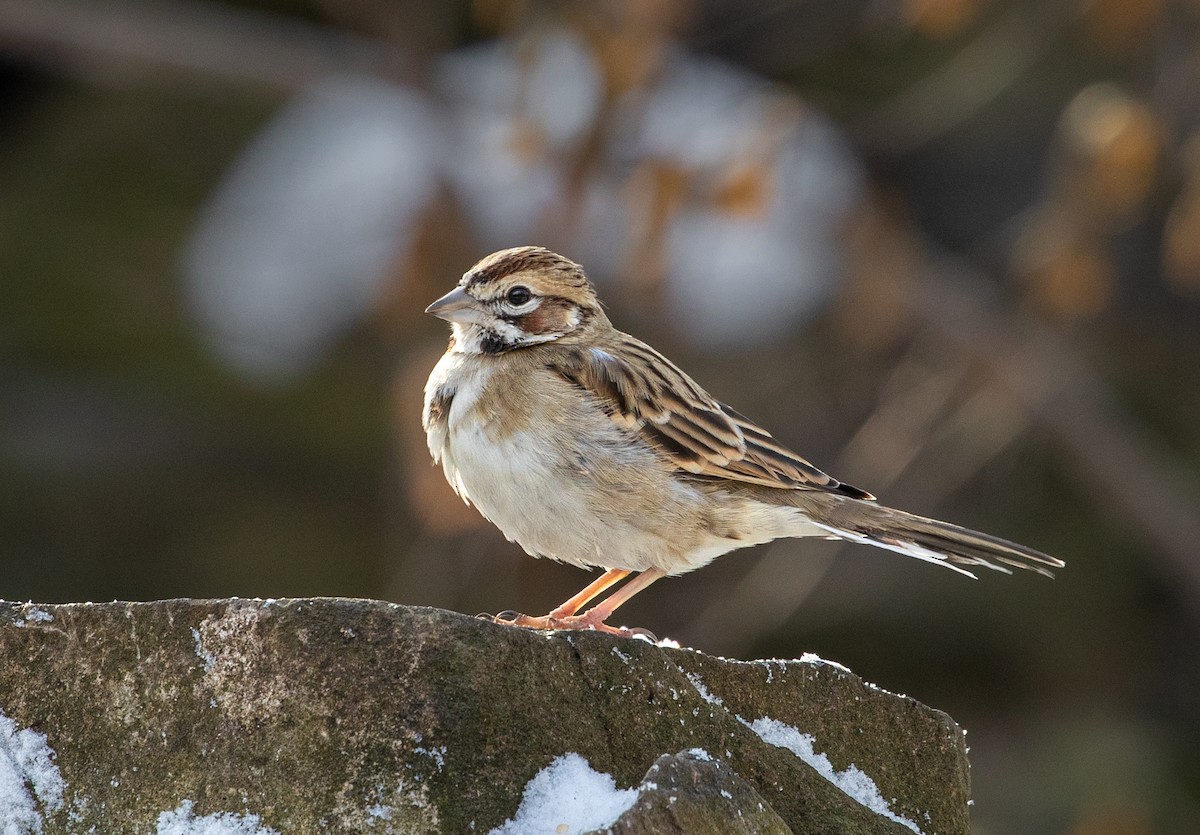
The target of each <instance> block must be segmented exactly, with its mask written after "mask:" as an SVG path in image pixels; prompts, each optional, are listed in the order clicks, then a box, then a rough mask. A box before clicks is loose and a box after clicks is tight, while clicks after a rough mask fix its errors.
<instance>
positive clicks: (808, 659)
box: [800, 652, 854, 675]
mask: <svg viewBox="0 0 1200 835" xmlns="http://www.w3.org/2000/svg"><path fill="white" fill-rule="evenodd" d="M800 663H801V664H812V665H815V666H818V667H833V668H834V669H835V670H841V671H842V672H843V673H850V668H849V667H847V666H845V665H843V664H839V663H838V662H836V661H830V660H828V659H825V658H822V657H821V656H819V655H817V654H816V653H815V652H806V653H804V654H803V655H801V656H800ZM850 675H854V674H853V673H850Z"/></svg>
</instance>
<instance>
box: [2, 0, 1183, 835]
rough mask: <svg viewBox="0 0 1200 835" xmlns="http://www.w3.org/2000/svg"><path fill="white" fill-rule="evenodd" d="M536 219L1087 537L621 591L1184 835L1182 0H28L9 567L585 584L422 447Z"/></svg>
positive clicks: (197, 577)
mask: <svg viewBox="0 0 1200 835" xmlns="http://www.w3.org/2000/svg"><path fill="white" fill-rule="evenodd" d="M526 243H538V244H544V245H546V246H550V247H552V248H555V249H557V250H559V251H561V252H563V253H564V254H566V255H568V256H569V257H572V258H574V259H575V260H578V261H581V262H582V263H584V264H585V266H587V267H588V269H589V271H590V273H591V275H592V276H593V278H594V279H595V281H596V283H597V284H598V286H599V288H600V292H601V295H602V297H603V298H604V300H605V301H606V303H607V304H608V306H609V309H610V314H611V318H612V319H613V320H614V322H615V323H616V324H617V325H618V326H619V327H622V328H623V329H625V330H629V331H632V332H634V333H635V334H637V335H639V336H642V337H644V338H646V339H647V340H648V341H650V342H652V343H653V344H655V345H656V346H657V347H659V348H660V349H662V350H663V351H664V352H665V353H667V354H668V355H669V356H671V357H672V358H674V359H675V360H676V361H677V362H679V363H680V364H681V365H682V366H683V367H684V368H686V369H688V371H689V372H691V373H692V374H693V376H695V377H696V378H697V379H698V380H699V381H700V382H701V383H702V384H704V385H705V386H706V387H707V388H709V389H710V390H711V391H712V392H713V394H715V395H716V396H717V397H719V398H721V399H722V400H725V401H727V402H729V403H731V404H734V405H735V406H736V408H738V409H739V410H740V411H743V412H745V413H747V414H748V415H750V416H751V417H753V418H755V419H757V420H758V421H760V422H762V423H763V424H764V425H765V426H767V427H768V428H770V429H772V430H773V431H774V432H775V434H776V436H777V437H779V438H780V439H782V440H783V441H784V442H786V443H788V444H789V445H791V446H793V447H794V448H796V449H797V450H798V451H800V452H801V453H802V454H804V455H806V456H807V457H809V458H811V459H812V460H813V461H814V462H815V463H816V464H817V465H818V466H821V467H822V468H824V469H827V470H829V471H830V472H832V473H833V474H834V475H835V476H836V477H838V478H839V479H842V480H844V481H847V482H849V483H851V484H854V485H858V486H861V487H863V488H865V489H868V490H871V491H872V492H874V493H876V494H877V495H879V496H880V498H881V499H882V500H884V501H886V502H888V503H891V504H895V505H898V506H900V507H904V508H906V509H909V510H913V511H918V512H924V513H928V514H932V515H937V516H939V517H942V518H947V519H951V520H954V521H957V522H959V523H962V524H966V525H969V526H972V527H976V528H980V529H983V530H986V531H989V532H993V533H996V534H999V535H1002V536H1005V537H1008V538H1011V539H1015V540H1018V541H1021V542H1025V543H1028V544H1030V545H1033V546H1035V547H1038V548H1040V549H1042V550H1045V551H1047V552H1050V553H1052V554H1055V555H1057V556H1059V557H1062V558H1063V559H1065V560H1066V561H1067V563H1068V567H1067V569H1066V570H1064V571H1062V572H1060V576H1059V578H1058V579H1056V580H1054V581H1052V582H1051V581H1046V580H1044V579H1042V578H1038V577H1036V576H1033V575H1028V576H1015V577H1011V578H1010V577H1000V576H995V575H988V576H985V577H982V578H981V579H980V581H979V582H971V581H969V580H965V579H964V578H962V577H959V576H956V575H954V574H952V573H950V572H944V571H938V570H936V569H934V568H930V567H928V566H925V565H922V564H920V563H917V562H915V561H911V560H907V561H906V560H902V559H899V558H897V557H896V556H895V555H892V554H889V553H887V552H883V551H879V550H875V549H869V548H864V547H861V546H839V545H838V544H836V543H823V542H816V543H814V542H791V541H789V542H780V543H775V544H773V545H771V546H769V547H764V548H759V549H754V550H750V551H742V552H736V553H734V554H731V555H729V556H727V557H725V558H723V559H721V560H719V561H717V562H716V563H714V564H713V565H712V566H710V567H708V568H706V569H705V570H704V571H700V572H697V573H694V574H691V575H687V576H685V577H683V578H678V579H671V580H667V581H664V582H662V583H659V584H657V585H655V586H654V587H653V588H652V589H651V590H649V591H648V592H646V593H644V594H643V595H641V596H639V597H637V598H636V599H635V600H634V601H633V602H631V603H630V604H629V605H628V606H627V607H625V608H624V609H622V611H621V613H620V614H621V616H622V617H621V618H619V620H621V621H622V622H624V623H629V624H633V625H638V626H645V627H648V628H650V629H652V630H653V631H654V632H656V633H657V634H659V635H660V636H670V637H674V638H676V639H678V640H679V641H680V642H682V643H683V644H685V645H691V646H695V647H698V648H701V649H703V650H705V651H708V652H712V653H718V654H723V655H728V656H734V657H739V658H754V657H770V656H779V657H795V656H798V655H800V654H801V653H802V652H805V651H812V652H816V653H818V654H820V655H822V656H825V657H828V658H831V659H836V660H837V661H840V662H842V663H844V664H846V665H848V666H849V667H851V668H852V669H853V670H855V671H856V672H857V673H859V674H860V675H862V676H864V677H866V678H867V679H869V680H871V681H874V682H877V683H878V684H880V685H881V686H883V687H885V688H887V689H890V690H893V691H900V692H904V693H907V694H909V695H912V696H914V697H916V698H918V699H920V700H921V701H924V702H926V703H928V704H931V705H934V706H936V707H939V708H941V709H944V710H946V711H947V712H949V713H950V714H951V715H952V716H953V717H954V718H955V719H956V720H958V721H959V722H960V723H961V724H962V725H964V726H965V727H966V728H967V729H968V730H969V736H968V742H969V744H970V745H971V754H972V762H973V767H974V772H973V774H974V786H975V797H976V805H975V807H974V813H973V814H974V819H975V825H976V829H977V831H978V833H992V834H995V833H1013V832H1020V833H1071V835H1139V833H1159V832H1161V833H1180V832H1200V742H1198V740H1200V3H1198V2H1196V0H1140V2H1139V0H782V2H780V0H598V1H597V2H585V0H579V1H578V2H567V1H566V0H564V2H549V0H542V2H538V0H459V1H458V2H438V1H437V0H408V1H407V2H404V1H402V0H242V2H232V0H224V1H223V2H221V1H219V0H155V2H147V1H146V0H142V1H141V2H139V1H138V0H89V1H87V2H84V1H83V0H80V2H73V1H71V0H0V288H2V289H3V299H2V301H0V357H2V362H0V594H2V595H3V596H4V597H6V598H10V599H33V600H38V601H78V600H106V599H112V598H121V599H150V598H167V597H176V596H181V597H182V596H186V597H208V596H227V595H240V596H262V597H283V596H300V595H351V596H363V597H375V598H383V599H386V600H392V601H397V602H401V603H408V604H421V605H432V606H441V607H446V608H450V609H455V610H458V611H462V612H467V613H475V612H479V611H489V612H495V611H498V610H502V609H518V610H521V611H525V612H530V613H540V612H544V611H546V610H548V609H549V608H550V607H552V606H554V605H556V604H557V603H559V602H561V601H562V600H563V599H565V598H566V597H568V596H569V595H570V594H572V593H573V592H575V591H576V590H578V589H579V588H581V587H582V586H583V585H584V584H585V583H586V582H587V581H588V580H589V575H587V574H585V573H583V572H580V571H578V570H576V569H573V568H569V567H564V566H558V565H555V564H552V563H548V562H546V561H535V560H533V559H530V558H528V557H526V556H524V555H523V554H522V553H521V552H520V550H519V549H518V548H517V547H516V546H515V545H511V544H509V543H506V542H504V541H503V539H502V538H501V537H500V536H499V534H498V533H497V532H496V531H494V530H493V529H492V528H491V527H490V526H489V525H487V524H485V523H483V522H482V520H481V519H480V518H479V517H478V516H477V515H476V514H475V512H474V511H473V510H470V509H468V508H466V507H464V506H463V504H462V503H461V502H460V501H459V500H458V499H457V498H456V497H454V496H453V494H451V493H450V491H449V489H448V488H447V487H446V485H445V483H444V481H443V477H442V474H441V471H440V468H434V467H432V466H431V465H430V462H429V456H428V452H427V451H426V449H425V440H424V436H423V434H422V432H421V428H420V400H421V388H422V386H423V384H424V381H425V378H426V376H427V375H428V373H429V370H430V368H431V367H432V365H433V364H434V362H435V361H436V359H437V357H438V355H439V354H440V353H441V352H442V350H443V349H444V346H445V341H446V337H447V329H446V327H445V324H444V323H442V322H440V321H436V320H433V319H432V318H431V317H428V316H424V315H423V314H422V313H421V311H422V309H423V308H424V307H425V305H426V304H428V303H429V302H430V301H432V300H433V299H434V298H436V297H437V296H439V295H441V294H442V293H444V292H445V291H446V290H448V289H449V288H450V287H451V286H452V285H453V284H454V283H455V282H456V281H457V280H458V277H459V276H460V275H461V274H462V272H463V271H465V270H466V269H467V268H468V267H470V265H471V264H472V263H474V262H475V261H476V260H477V259H478V258H480V257H482V256H483V255H484V254H486V253H487V252H490V251H492V250H494V249H498V248H501V247H507V246H514V245H519V244H526Z"/></svg>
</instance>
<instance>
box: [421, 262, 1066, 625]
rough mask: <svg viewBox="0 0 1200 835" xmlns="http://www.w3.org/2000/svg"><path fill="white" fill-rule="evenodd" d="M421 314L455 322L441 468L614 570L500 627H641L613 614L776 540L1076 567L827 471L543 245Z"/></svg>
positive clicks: (442, 410) (445, 380)
mask: <svg viewBox="0 0 1200 835" xmlns="http://www.w3.org/2000/svg"><path fill="white" fill-rule="evenodd" d="M426 312H427V313H430V314H432V315H434V316H437V317H439V318H441V319H444V320H446V321H448V322H449V323H450V324H451V337H450V342H449V346H448V347H447V350H446V352H445V353H444V354H443V355H442V357H441V359H440V360H439V361H438V362H437V364H436V365H435V366H434V368H433V370H432V372H431V373H430V376H429V380H428V382H427V384H426V386H425V402H424V409H423V414H422V423H423V426H424V428H425V432H426V439H427V442H428V445H429V451H430V453H431V455H432V457H433V460H434V463H435V464H437V463H440V464H441V466H442V469H443V471H444V473H445V476H446V479H447V481H448V482H449V483H450V485H451V487H452V488H453V489H454V491H455V492H456V493H457V494H458V495H459V496H460V497H461V498H462V499H463V500H464V501H466V502H467V503H468V504H470V505H474V506H475V507H476V508H477V509H478V510H479V512H480V513H482V514H483V516H485V517H486V518H487V519H488V520H489V521H490V522H491V523H492V524H494V525H495V526H496V527H497V528H499V529H500V531H501V533H503V534H504V536H505V537H506V538H507V539H508V540H510V541H513V542H516V543H517V544H519V545H520V546H521V547H522V548H523V549H524V550H525V551H526V552H527V553H528V554H530V555H532V556H534V557H547V558H550V559H553V560H557V561H560V562H563V563H567V564H570V565H574V566H578V567H581V568H586V569H596V568H601V569H604V572H603V574H601V575H600V576H599V577H598V578H597V579H596V580H595V581H594V582H592V583H590V584H589V585H588V586H587V587H585V588H584V589H583V590H581V591H580V592H579V593H578V594H576V595H574V596H573V597H571V598H570V599H569V600H567V601H565V602H564V603H563V604H562V605H560V606H558V607H556V608H554V609H553V610H551V611H550V612H549V613H548V614H546V615H544V616H531V615H526V614H521V613H517V612H508V613H502V614H501V615H497V616H494V619H495V620H498V621H502V622H504V623H508V624H510V625H515V626H523V627H531V628H536V629H551V630H556V629H564V630H566V629H580V630H583V629H588V630H596V631H601V632H609V633H614V634H620V635H626V636H628V635H631V634H635V633H636V632H637V630H629V629H626V628H624V627H617V626H612V625H610V624H609V623H608V622H607V621H608V620H609V618H610V617H611V616H612V614H613V612H615V611H616V610H617V608H618V607H619V606H621V605H622V604H624V603H625V602H627V601H628V600H629V599H630V598H631V597H633V596H634V595H635V594H637V593H639V592H641V591H643V590H645V589H646V587H648V586H649V585H650V584H651V583H654V582H655V581H657V580H659V579H661V578H663V577H666V576H674V575H679V574H683V573H685V572H688V571H692V570H694V569H697V568H700V567H702V566H704V565H707V564H708V563H710V562H711V561H713V560H714V559H716V558H717V557H719V556H721V555H723V554H725V553H728V552H730V551H733V550H735V549H738V548H745V547H748V546H752V545H758V544H761V543H765V542H769V541H772V540H775V539H779V538H782V537H821V538H824V539H839V540H848V541H851V542H859V543H866V544H869V545H874V546H877V547H879V548H884V549H887V550H890V551H894V552H898V553H900V554H903V555H905V556H908V557H913V558H915V559H918V560H923V561H925V562H929V563H933V564H935V565H939V566H943V567H945V568H948V569H950V570H952V571H956V572H958V573H960V574H965V575H967V576H968V577H974V576H975V574H974V573H973V569H977V568H987V569H993V570H996V571H1001V572H1005V573H1011V570H1012V569H1014V568H1016V569H1028V570H1031V571H1034V572H1037V573H1038V574H1043V575H1046V576H1051V577H1052V576H1053V573H1052V571H1051V569H1055V568H1062V567H1063V566H1064V563H1063V562H1062V560H1059V559H1056V558H1055V557H1051V556H1049V555H1047V554H1044V553H1042V552H1040V551H1037V550H1034V549H1033V548H1028V547H1026V546H1024V545H1019V544H1017V543H1015V542H1009V541H1007V540H1005V539H1001V538H999V537H995V536H991V535H989V534H986V533H979V532H977V531H973V530H970V529H968V528H964V527H960V526H958V525H954V524H951V523H949V522H942V521H939V520H936V519H930V518H925V517H922V516H917V515H914V514H911V513H907V512H905V511H903V510H897V509H895V508H891V507H887V506H885V505H883V504H881V503H879V502H878V501H877V500H876V499H875V497H874V496H872V495H871V494H870V493H868V492H866V491H865V490H860V489H859V488H857V487H852V486H850V485H849V484H845V483H843V482H840V481H838V480H837V479H835V478H833V477H832V476H830V475H828V474H826V473H824V472H822V471H821V470H819V469H817V467H815V466H814V465H813V464H811V463H809V462H808V461H807V460H805V459H804V458H802V457H800V456H799V455H797V454H796V453H795V452H792V451H791V450H790V449H788V448H787V447H786V446H784V445H783V444H781V443H780V442H779V441H777V440H776V439H775V438H774V436H772V435H771V433H770V432H768V431H767V430H766V429H764V428H762V427H761V426H759V425H758V424H756V423H755V422H754V421H752V420H750V419H749V418H747V417H745V416H744V415H742V414H741V413H740V412H738V411H736V410H734V409H733V408H732V407H730V406H727V405H726V404H724V403H722V402H720V401H718V400H717V399H716V398H714V397H713V396H712V395H710V394H709V393H708V392H707V391H705V390H704V389H703V388H702V387H701V386H700V385H699V384H698V383H697V382H696V381H694V380H693V379H692V378H691V377H690V376H688V375H687V374H686V373H684V372H683V371H682V370H680V369H679V367H677V366H676V365H675V364H674V363H672V362H671V361H670V360H668V359H667V358H666V357H664V356H663V355H662V354H661V353H659V352H658V351H656V350H655V349H654V348H652V347H651V346H650V345H648V344H646V343H645V342H643V341H641V340H639V339H637V338H635V337H633V336H630V335H629V334H627V333H623V332H622V331H620V330H618V329H617V328H616V327H614V326H613V324H612V322H610V321H609V318H608V316H607V315H606V314H605V312H604V309H603V308H602V306H601V303H600V301H599V298H598V297H597V294H596V291H595V288H594V286H593V285H592V283H591V281H590V280H589V278H588V276H587V274H586V273H585V271H584V269H583V267H581V266H580V265H579V264H577V263H575V262H574V261H571V260H570V259H568V258H565V257H563V256H561V255H558V254H557V253H554V252H552V251H550V250H549V249H546V248H543V247H537V246H522V247H516V248H512V249H505V250H501V251H499V252H495V253H492V254H491V255H488V256H487V257H485V258H483V259H482V260H481V261H479V262H478V263H477V264H475V265H474V266H473V267H471V269H469V270H468V271H467V272H466V273H464V274H463V276H462V279H461V281H459V283H458V285H457V286H456V287H455V288H454V289H453V290H451V291H450V292H449V293H447V294H446V295H444V296H442V297H441V298H440V299H438V300H437V301H435V302H433V304H431V305H429V307H428V308H427V309H426ZM622 580H625V581H626V582H625V584H624V585H623V586H621V587H620V588H619V589H617V590H616V591H614V592H612V593H610V594H609V596H608V597H606V598H603V599H602V600H601V601H600V602H597V603H595V604H594V605H592V606H591V607H590V608H585V607H586V606H587V604H589V603H591V602H592V601H593V600H595V599H596V598H597V597H599V596H600V595H601V594H602V593H604V592H605V591H607V590H608V589H610V588H611V587H612V586H614V585H616V584H617V583H620V582H621V581H622Z"/></svg>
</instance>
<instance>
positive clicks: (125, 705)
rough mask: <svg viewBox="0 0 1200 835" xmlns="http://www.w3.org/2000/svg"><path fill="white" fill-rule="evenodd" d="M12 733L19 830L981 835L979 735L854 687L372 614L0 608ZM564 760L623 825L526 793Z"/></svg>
mask: <svg viewBox="0 0 1200 835" xmlns="http://www.w3.org/2000/svg"><path fill="white" fill-rule="evenodd" d="M0 712H2V713H3V716H2V717H0V831H3V832H15V833H25V832H29V833H36V832H44V833H46V835H54V834H55V833H86V832H89V831H94V832H103V833H131V834H132V833H137V835H150V833H156V832H157V833H159V835H167V833H176V832H183V831H187V827H188V825H191V824H194V825H195V826H196V827H197V831H200V829H202V826H201V825H202V824H206V825H210V826H211V828H212V831H219V832H230V833H235V832H236V833H237V834H238V835H243V833H244V834H245V835H250V833H254V835H269V833H272V832H278V833H284V835H305V834H306V833H355V832H363V833H380V835H385V834H386V833H410V832H417V833H424V832H444V833H467V832H479V833H483V832H488V831H489V830H491V829H493V828H496V827H500V826H502V825H504V824H505V823H506V822H507V821H511V820H512V819H513V818H514V816H515V815H516V814H517V810H518V807H519V806H522V803H523V802H524V804H525V806H529V807H531V806H533V805H535V804H536V803H545V802H550V801H549V800H547V793H549V794H553V793H554V792H559V793H560V795H561V796H559V797H558V798H557V800H556V801H555V802H562V803H565V804H566V805H564V806H563V807H562V808H563V809H565V810H567V811H564V812H562V813H561V814H560V815H559V817H561V818H562V821H561V825H559V824H556V825H555V827H554V828H553V829H550V830H548V832H552V833H555V835H557V833H559V832H577V831H581V830H584V829H596V828H597V827H598V828H599V829H600V830H606V831H610V832H613V833H619V834H620V835H632V833H650V832H654V833H659V832H665V833H674V832H678V833H685V832H686V833H707V832H722V833H724V832H747V833H750V832H753V833H778V832H789V831H790V832H794V833H805V835H807V834H808V833H906V832H910V831H920V832H923V833H926V835H932V834H933V833H967V832H968V829H969V826H968V815H967V799H968V797H969V782H968V767H967V760H966V752H965V748H964V745H963V738H962V732H961V731H960V730H959V729H958V727H957V726H956V725H955V724H954V722H953V721H952V720H951V719H950V718H949V717H948V716H946V715H945V714H943V713H940V712H939V711H936V710H932V709H930V708H928V707H925V706H924V705H921V704H920V703H918V702H916V701H914V700H913V699H909V698H905V697H902V696H896V695H893V694H890V693H887V692H885V691H883V690H880V689H878V688H876V687H873V686H872V685H869V684H865V683H864V682H862V681H861V680H860V679H858V678H857V677H856V676H854V675H853V674H852V673H850V672H849V671H848V670H846V669H845V668H843V667H840V666H839V665H836V664H831V663H828V662H824V661H821V660H820V659H817V658H815V657H812V656H805V657H804V658H802V659H800V660H798V661H755V662H738V661H728V660H725V659H719V658H713V657H711V656H707V655H703V654H701V653H698V652H694V651H690V650H680V649H670V648H663V647H659V646H655V645H653V644H651V643H649V642H646V641H641V640H633V639H620V638H615V637H612V636H608V635H602V634H597V633H552V634H546V633H539V632H533V631H527V630H521V629H517V628H514V627H509V626H502V625H496V624H492V623H489V622H485V621H482V620H478V619H475V618H469V617H465V616H463V615H458V614H454V613H451V612H444V611H440V610H436V609H424V608H410V607H403V606H394V605H390V604H387V603H380V602H373V601H363V600H340V599H311V600H281V601H247V600H218V601H192V600H173V601H161V602H154V603H106V604H90V603H88V604H68V605H55V606H51V605H41V606H34V605H30V604H13V603H2V604H0ZM569 754H577V755H578V758H571V762H572V763H575V765H576V766H577V768H582V769H584V770H585V771H587V773H588V774H592V776H593V777H594V779H595V780H596V781H601V782H603V783H604V784H605V785H606V786H607V788H606V789H603V790H600V791H601V794H603V791H608V792H609V793H610V795H609V796H606V797H601V798H600V800H602V801H604V803H607V804H608V805H607V806H605V805H604V804H601V806H599V807H595V808H601V809H615V810H616V811H615V812H613V813H612V815H611V817H609V818H605V819H604V820H600V821H596V820H592V821H591V822H586V821H583V820H574V819H572V817H571V816H572V815H573V814H574V812H571V811H570V810H572V809H576V808H578V809H583V808H585V806H587V803H585V801H588V800H589V798H581V797H572V796H571V794H570V793H571V792H573V791H575V792H579V791H583V789H582V788H581V787H580V785H577V782H578V781H575V782H572V781H571V780H562V779H560V780H558V781H557V782H555V781H554V780H549V779H542V781H541V783H540V784H539V785H541V787H542V789H544V790H545V791H542V792H541V793H540V794H537V796H536V797H535V796H534V794H535V793H534V792H533V791H532V789H531V788H530V787H531V786H532V784H531V781H533V780H534V778H535V777H536V776H538V775H539V774H541V775H543V778H547V777H548V775H550V771H548V767H549V766H551V765H552V764H554V763H563V762H565V761H566V760H564V759H563V758H564V756H565V755H569ZM580 758H581V760H582V761H586V764H584V763H583V762H582V761H581V760H580ZM589 769H590V770H589ZM648 769H649V770H648ZM591 770H594V772H595V773H594V774H593V773H592V771H591ZM556 773H558V772H556ZM561 773H566V771H563V772H561ZM605 775H608V776H605ZM614 783H615V785H614ZM589 785H591V786H594V785H598V783H589ZM630 787H636V792H631V791H628V789H629V788H630ZM527 788H530V791H529V792H527ZM588 790H589V791H591V790H592V789H588ZM563 792H565V793H566V794H565V795H562V793H563ZM564 798H565V799H564ZM590 799H591V800H595V798H590ZM551 800H554V798H551ZM613 804H615V805H613ZM593 806H595V804H593ZM589 808H590V807H589ZM600 814H601V816H602V817H603V816H604V814H607V813H600ZM6 815H7V816H8V817H6ZM551 817H552V818H553V815H551ZM531 819H532V818H531ZM553 819H554V820H557V818H553ZM226 824H227V826H226V828H224V829H221V828H220V826H222V825H226ZM509 831H514V830H512V829H511V828H510V830H509ZM530 835H535V833H532V832H531V833H530Z"/></svg>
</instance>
